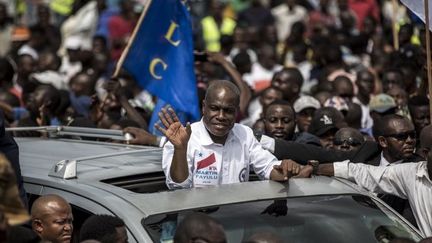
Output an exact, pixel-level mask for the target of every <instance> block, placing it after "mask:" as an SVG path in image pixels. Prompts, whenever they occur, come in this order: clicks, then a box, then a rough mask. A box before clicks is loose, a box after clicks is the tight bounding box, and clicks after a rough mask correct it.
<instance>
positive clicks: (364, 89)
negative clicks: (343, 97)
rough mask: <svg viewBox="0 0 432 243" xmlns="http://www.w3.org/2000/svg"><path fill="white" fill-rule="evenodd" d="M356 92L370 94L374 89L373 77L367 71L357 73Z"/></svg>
mask: <svg viewBox="0 0 432 243" xmlns="http://www.w3.org/2000/svg"><path fill="white" fill-rule="evenodd" d="M356 83H357V86H358V92H359V93H360V94H362V95H368V96H369V95H370V94H371V93H372V92H373V91H374V89H375V82H374V77H373V76H372V75H371V74H370V73H367V72H363V73H361V74H359V77H358V80H357V82H356Z"/></svg>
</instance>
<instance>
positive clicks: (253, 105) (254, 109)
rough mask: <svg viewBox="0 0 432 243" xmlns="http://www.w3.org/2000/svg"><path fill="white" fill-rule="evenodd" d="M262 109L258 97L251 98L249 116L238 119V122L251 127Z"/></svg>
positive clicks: (258, 117)
mask: <svg viewBox="0 0 432 243" xmlns="http://www.w3.org/2000/svg"><path fill="white" fill-rule="evenodd" d="M262 111H263V107H262V105H261V103H260V101H259V98H258V97H257V98H255V99H253V100H252V101H251V102H250V103H249V107H248V114H249V116H248V117H246V118H245V119H243V120H241V121H240V124H243V125H245V126H248V127H252V126H253V125H254V124H255V122H256V121H257V120H258V119H260V117H261V113H262Z"/></svg>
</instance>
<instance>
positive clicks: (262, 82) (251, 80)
mask: <svg viewBox="0 0 432 243" xmlns="http://www.w3.org/2000/svg"><path fill="white" fill-rule="evenodd" d="M282 69H283V66H282V65H279V64H276V65H275V66H274V67H273V68H272V69H271V70H268V69H266V68H264V67H263V66H261V64H259V63H258V62H257V63H254V64H252V68H251V72H250V73H245V74H243V80H244V81H245V82H246V83H247V84H248V85H249V86H250V87H251V88H252V89H253V90H255V91H261V90H263V89H265V88H267V87H269V86H270V83H271V80H272V78H273V75H274V74H275V73H277V72H279V71H281V70H282Z"/></svg>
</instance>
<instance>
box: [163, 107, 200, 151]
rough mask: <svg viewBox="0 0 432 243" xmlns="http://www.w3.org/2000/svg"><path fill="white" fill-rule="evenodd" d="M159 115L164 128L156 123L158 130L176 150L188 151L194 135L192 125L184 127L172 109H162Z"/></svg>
mask: <svg viewBox="0 0 432 243" xmlns="http://www.w3.org/2000/svg"><path fill="white" fill-rule="evenodd" d="M158 115H159V119H160V121H161V123H162V125H163V126H161V125H159V124H158V123H156V124H155V127H156V129H158V130H159V131H160V132H161V133H162V134H163V135H164V136H165V137H166V138H167V139H168V140H169V141H170V142H171V143H172V144H173V145H174V148H175V149H187V144H188V142H189V138H190V136H191V133H192V130H191V127H190V124H189V123H188V124H187V125H186V127H184V126H183V125H182V124H181V122H180V121H179V119H178V117H177V115H176V113H175V112H174V110H173V109H172V108H171V107H164V108H162V110H161V111H160V112H159V114H158Z"/></svg>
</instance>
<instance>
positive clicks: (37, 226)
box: [32, 219, 43, 234]
mask: <svg viewBox="0 0 432 243" xmlns="http://www.w3.org/2000/svg"><path fill="white" fill-rule="evenodd" d="M32 228H33V231H35V232H36V233H37V234H42V231H43V224H42V221H41V220H40V219H33V220H32Z"/></svg>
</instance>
